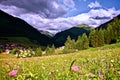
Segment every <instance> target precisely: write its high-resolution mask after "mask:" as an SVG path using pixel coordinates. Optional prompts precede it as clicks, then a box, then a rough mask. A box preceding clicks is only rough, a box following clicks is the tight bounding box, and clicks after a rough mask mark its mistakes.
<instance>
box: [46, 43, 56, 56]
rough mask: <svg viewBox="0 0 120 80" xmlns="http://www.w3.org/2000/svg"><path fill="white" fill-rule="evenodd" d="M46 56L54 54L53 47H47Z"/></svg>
mask: <svg viewBox="0 0 120 80" xmlns="http://www.w3.org/2000/svg"><path fill="white" fill-rule="evenodd" d="M46 54H47V55H51V54H55V46H54V45H52V47H49V46H47V48H46Z"/></svg>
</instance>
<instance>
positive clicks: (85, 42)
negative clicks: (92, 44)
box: [81, 33, 89, 49]
mask: <svg viewBox="0 0 120 80" xmlns="http://www.w3.org/2000/svg"><path fill="white" fill-rule="evenodd" d="M81 39H82V49H87V48H89V39H88V37H87V35H86V33H84V34H83V35H82V37H81Z"/></svg>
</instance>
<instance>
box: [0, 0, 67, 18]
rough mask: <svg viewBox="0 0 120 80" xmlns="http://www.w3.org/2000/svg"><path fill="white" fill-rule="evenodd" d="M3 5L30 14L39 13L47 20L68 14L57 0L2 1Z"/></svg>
mask: <svg viewBox="0 0 120 80" xmlns="http://www.w3.org/2000/svg"><path fill="white" fill-rule="evenodd" d="M1 3H2V4H3V5H8V6H15V7H18V8H22V9H24V10H26V11H27V12H28V13H37V14H39V15H40V16H41V17H45V18H57V17H60V16H62V15H64V14H65V13H66V10H65V9H64V8H63V6H62V5H61V4H60V3H59V2H58V1H57V0H4V1H3V0H2V1H1Z"/></svg>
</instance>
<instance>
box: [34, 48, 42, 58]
mask: <svg viewBox="0 0 120 80" xmlns="http://www.w3.org/2000/svg"><path fill="white" fill-rule="evenodd" d="M35 56H42V50H41V48H40V47H39V48H36V50H35Z"/></svg>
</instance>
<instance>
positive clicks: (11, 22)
mask: <svg viewBox="0 0 120 80" xmlns="http://www.w3.org/2000/svg"><path fill="white" fill-rule="evenodd" d="M0 37H2V38H3V37H4V38H6V37H7V38H8V37H13V38H14V37H25V38H27V39H29V41H31V42H34V43H36V44H40V45H42V46H47V45H50V44H52V39H51V38H49V37H48V36H46V35H44V34H41V33H40V32H39V31H38V30H37V29H35V28H33V27H32V26H31V25H29V24H28V23H26V22H25V21H23V20H21V19H19V18H17V17H13V16H11V15H9V14H7V13H5V12H3V11H1V10H0ZM0 39H1V38H0ZM21 40H22V39H21ZM0 41H2V40H0ZM12 41H13V42H15V41H14V40H12ZM0 43H2V42H0Z"/></svg>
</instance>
